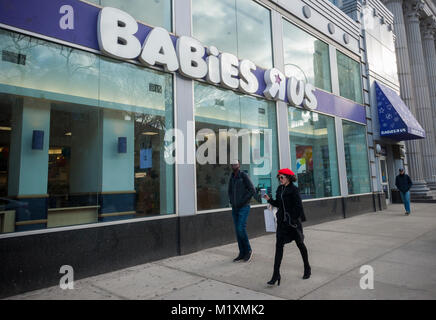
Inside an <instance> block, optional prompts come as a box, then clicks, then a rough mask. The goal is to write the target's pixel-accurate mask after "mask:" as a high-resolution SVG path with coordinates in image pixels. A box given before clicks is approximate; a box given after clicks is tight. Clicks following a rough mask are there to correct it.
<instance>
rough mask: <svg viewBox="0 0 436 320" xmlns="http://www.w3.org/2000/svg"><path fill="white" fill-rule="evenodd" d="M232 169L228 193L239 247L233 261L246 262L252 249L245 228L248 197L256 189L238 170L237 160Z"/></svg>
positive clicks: (248, 204) (248, 205)
mask: <svg viewBox="0 0 436 320" xmlns="http://www.w3.org/2000/svg"><path fill="white" fill-rule="evenodd" d="M232 170H233V173H232V175H231V176H230V180H229V189H228V193H229V199H230V204H231V205H232V216H233V223H234V224H235V232H236V238H237V240H238V247H239V255H238V256H237V257H236V258H235V259H234V260H233V261H234V262H236V261H239V260H243V261H245V262H248V261H250V259H251V257H252V250H251V246H250V241H248V235H247V230H246V227H247V218H248V214H249V212H250V199H251V197H252V196H254V194H255V193H256V191H255V189H254V186H253V183H252V182H251V180H250V178H249V177H248V175H247V174H246V173H245V172H243V171H241V170H240V163H239V161H238V160H236V161H235V162H234V163H232Z"/></svg>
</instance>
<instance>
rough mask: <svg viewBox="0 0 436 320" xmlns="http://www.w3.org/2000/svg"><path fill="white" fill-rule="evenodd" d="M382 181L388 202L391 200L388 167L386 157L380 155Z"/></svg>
mask: <svg viewBox="0 0 436 320" xmlns="http://www.w3.org/2000/svg"><path fill="white" fill-rule="evenodd" d="M380 183H381V186H382V190H383V192H384V193H385V198H386V204H387V205H388V204H389V203H390V202H391V200H390V199H391V191H390V188H389V178H388V168H387V164H386V157H383V156H381V157H380Z"/></svg>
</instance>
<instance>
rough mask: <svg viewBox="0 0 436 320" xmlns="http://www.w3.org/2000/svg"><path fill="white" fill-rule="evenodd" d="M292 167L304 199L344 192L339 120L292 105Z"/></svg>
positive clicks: (290, 120) (290, 127)
mask: <svg viewBox="0 0 436 320" xmlns="http://www.w3.org/2000/svg"><path fill="white" fill-rule="evenodd" d="M288 120H289V140H290V143H291V166H292V170H293V171H294V172H295V173H296V175H297V178H298V181H297V183H298V187H299V189H300V193H301V196H302V198H303V199H304V198H306V199H310V198H324V197H332V196H339V195H340V187H339V175H338V160H337V150H336V134H335V120H334V118H333V117H328V116H324V115H321V114H318V113H315V112H310V111H304V110H301V109H297V108H293V107H290V108H289V117H288Z"/></svg>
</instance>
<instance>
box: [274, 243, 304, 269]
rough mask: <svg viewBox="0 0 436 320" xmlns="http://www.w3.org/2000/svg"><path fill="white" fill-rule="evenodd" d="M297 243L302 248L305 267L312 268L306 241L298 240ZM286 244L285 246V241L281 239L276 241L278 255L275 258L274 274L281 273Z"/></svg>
mask: <svg viewBox="0 0 436 320" xmlns="http://www.w3.org/2000/svg"><path fill="white" fill-rule="evenodd" d="M296 244H297V247H298V249H299V250H300V253H301V257H302V258H303V262H304V269H307V268H310V265H309V257H308V254H307V248H306V246H305V245H304V242H303V241H298V242H296ZM284 246H285V243H284V242H283V241H280V240H277V241H276V255H275V258H274V275H278V274H280V264H281V263H282V258H283V248H284Z"/></svg>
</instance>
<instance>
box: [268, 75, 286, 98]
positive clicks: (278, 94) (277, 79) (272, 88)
mask: <svg viewBox="0 0 436 320" xmlns="http://www.w3.org/2000/svg"><path fill="white" fill-rule="evenodd" d="M264 78H265V83H266V89H265V91H264V92H263V94H264V95H265V97H267V98H269V99H273V100H282V101H284V100H285V94H286V77H285V75H284V74H283V73H282V72H281V71H280V70H278V69H276V68H272V69H269V70H267V71H266V72H265V76H264Z"/></svg>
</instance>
